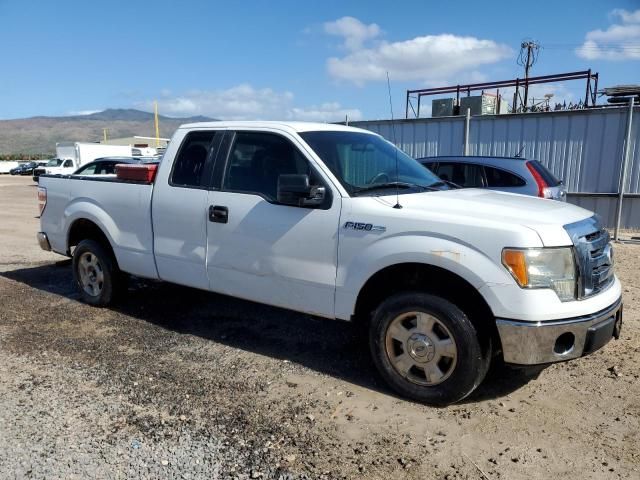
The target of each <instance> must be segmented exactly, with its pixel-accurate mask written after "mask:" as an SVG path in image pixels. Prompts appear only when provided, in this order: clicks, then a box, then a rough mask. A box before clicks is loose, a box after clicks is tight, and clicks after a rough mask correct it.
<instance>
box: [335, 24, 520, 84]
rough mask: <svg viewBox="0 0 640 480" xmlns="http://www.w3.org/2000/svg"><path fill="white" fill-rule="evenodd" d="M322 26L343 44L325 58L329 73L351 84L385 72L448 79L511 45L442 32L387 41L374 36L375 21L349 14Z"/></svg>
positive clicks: (504, 55) (502, 56)
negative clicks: (338, 53)
mask: <svg viewBox="0 0 640 480" xmlns="http://www.w3.org/2000/svg"><path fill="white" fill-rule="evenodd" d="M324 27H325V33H328V34H330V35H337V36H341V37H343V39H344V48H346V49H347V50H348V53H347V54H346V55H345V56H343V57H332V58H329V59H328V60H327V70H328V71H329V74H330V75H331V76H332V77H334V78H336V79H340V80H349V81H351V82H353V83H355V84H356V85H363V84H364V83H365V82H368V81H378V80H385V79H386V74H387V72H389V75H390V77H391V78H392V79H394V80H422V81H423V82H424V83H435V82H442V81H445V82H448V81H451V80H452V77H454V76H460V75H469V73H470V71H473V70H474V69H476V68H477V67H479V66H481V65H487V64H492V63H496V62H498V61H500V60H503V59H505V58H507V57H509V56H511V55H512V50H511V48H509V47H508V46H506V45H502V44H499V43H496V42H494V41H493V40H483V39H478V38H475V37H461V36H457V35H452V34H446V33H445V34H440V35H426V36H420V37H415V38H412V39H409V40H404V41H400V42H387V41H384V40H379V39H378V38H379V36H380V35H381V30H380V27H379V26H378V25H376V24H375V23H372V24H370V25H366V24H364V23H362V22H361V21H360V20H358V19H356V18H353V17H343V18H340V19H338V20H336V21H334V22H329V23H325V25H324Z"/></svg>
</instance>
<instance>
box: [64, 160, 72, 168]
mask: <svg viewBox="0 0 640 480" xmlns="http://www.w3.org/2000/svg"><path fill="white" fill-rule="evenodd" d="M63 167H73V160H65V161H64V165H63Z"/></svg>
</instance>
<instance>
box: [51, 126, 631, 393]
mask: <svg viewBox="0 0 640 480" xmlns="http://www.w3.org/2000/svg"><path fill="white" fill-rule="evenodd" d="M155 168H156V167H154V166H148V165H139V166H138V165H136V166H125V167H123V168H122V169H121V168H120V167H118V176H117V178H114V179H104V178H96V179H93V178H87V177H84V178H73V177H54V176H47V175H44V176H42V177H41V179H40V188H39V190H38V195H39V200H40V208H41V220H40V222H41V232H39V233H38V241H39V243H40V245H41V247H42V248H44V249H45V250H53V251H55V252H58V253H60V254H62V255H67V256H72V257H73V273H74V279H75V282H76V283H77V285H78V288H79V290H80V292H81V295H82V298H83V300H84V301H86V302H88V303H90V304H92V305H96V306H105V305H108V304H109V303H111V302H112V300H114V299H115V298H116V296H117V294H118V293H119V292H120V291H121V290H122V287H123V285H124V283H125V280H126V278H125V274H132V275H136V276H139V277H146V278H151V279H159V280H165V281H168V282H175V283H177V284H181V285H188V286H191V287H195V288H200V289H204V290H210V291H215V292H219V293H222V294H227V295H231V296H234V297H241V298H245V299H249V300H253V301H257V302H262V303H265V304H270V305H276V306H279V307H284V308H288V309H292V310H297V311H300V312H305V313H308V314H313V315H317V316H320V317H326V318H329V319H340V320H347V321H349V320H351V321H354V322H358V323H357V325H358V326H359V327H358V328H362V334H363V339H364V338H365V337H368V342H369V345H370V349H371V354H372V358H373V362H374V363H375V365H376V367H377V368H378V370H379V372H380V374H381V375H382V377H384V379H385V380H386V381H387V382H388V383H389V385H390V386H391V387H392V388H394V389H395V390H396V391H398V392H400V393H401V394H402V395H405V396H407V397H410V398H413V399H417V400H419V401H422V402H425V403H428V404H434V405H443V404H448V403H452V402H455V401H458V400H460V399H462V398H464V397H465V396H467V395H468V394H469V393H471V392H472V391H473V390H474V389H475V388H476V387H477V386H478V385H479V384H480V382H481V381H482V380H483V378H484V376H485V374H486V372H487V369H488V367H489V364H490V360H491V359H492V358H493V357H494V356H501V357H502V358H503V359H504V361H505V362H506V363H508V364H514V365H539V364H546V363H551V362H558V361H563V360H569V359H574V358H577V357H581V356H583V355H586V354H588V353H591V352H593V351H595V350H597V349H599V348H600V347H602V346H604V345H605V344H606V343H607V342H608V341H609V340H610V339H611V338H613V337H616V338H617V337H618V335H619V333H620V328H621V325H622V298H621V287H620V282H619V281H618V279H617V278H616V276H615V275H614V273H613V256H612V254H613V251H612V248H611V245H610V243H609V235H608V233H607V231H606V230H605V229H603V227H602V226H601V224H600V223H599V221H598V219H597V218H596V217H595V216H594V215H593V213H591V212H589V211H587V210H583V209H581V208H578V207H576V206H573V205H571V204H566V203H561V202H556V201H553V200H545V199H539V198H533V197H525V196H521V195H515V194H509V193H497V192H490V191H486V190H477V189H452V188H449V187H448V186H447V184H446V183H444V182H442V181H441V180H440V179H439V178H438V177H436V176H435V175H434V174H433V173H431V172H430V171H429V170H427V169H426V168H424V167H422V166H421V165H420V164H418V163H417V162H416V161H414V160H413V159H412V158H410V157H408V156H407V155H406V154H404V153H403V152H402V151H400V150H399V149H397V148H396V147H395V146H393V145H392V144H391V143H390V142H388V141H386V140H384V139H383V138H382V137H380V136H378V135H376V134H373V133H371V132H368V131H366V130H360V129H356V128H350V127H343V126H339V125H327V124H313V123H288V122H287V123H279V122H215V123H199V124H191V125H184V126H182V127H181V128H179V129H178V130H177V131H176V133H175V135H174V136H173V139H172V140H171V143H170V144H169V147H168V149H167V151H166V153H165V155H164V158H163V160H162V162H161V163H160V165H159V167H157V172H156V171H155V170H154V169H155ZM136 179H137V180H136Z"/></svg>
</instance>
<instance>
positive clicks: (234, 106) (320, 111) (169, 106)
mask: <svg viewBox="0 0 640 480" xmlns="http://www.w3.org/2000/svg"><path fill="white" fill-rule="evenodd" d="M135 106H136V107H137V108H141V109H144V110H152V109H153V101H152V100H146V101H142V102H138V103H136V104H135ZM158 110H159V112H160V113H162V114H163V115H168V116H176V117H184V116H195V115H205V116H208V117H212V118H219V119H223V120H306V121H320V122H330V121H339V120H344V118H345V115H348V116H349V118H350V119H352V120H359V119H361V118H362V113H361V112H360V110H358V109H354V108H344V107H342V105H340V104H339V103H337V102H329V103H323V104H321V105H315V106H314V105H312V106H307V107H303V106H298V105H295V103H294V95H293V93H291V92H287V91H284V92H276V91H274V90H272V89H271V88H261V89H258V88H254V87H253V86H251V85H249V84H241V85H237V86H235V87H232V88H229V89H226V90H192V91H189V92H187V93H185V94H182V95H172V94H171V92H168V91H165V92H163V96H161V98H160V99H159V100H158Z"/></svg>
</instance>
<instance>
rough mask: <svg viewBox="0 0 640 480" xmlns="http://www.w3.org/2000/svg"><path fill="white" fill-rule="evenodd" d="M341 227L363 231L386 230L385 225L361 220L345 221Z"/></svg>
mask: <svg viewBox="0 0 640 480" xmlns="http://www.w3.org/2000/svg"><path fill="white" fill-rule="evenodd" d="M343 227H344V228H347V229H349V230H364V231H365V232H385V231H386V230H387V227H383V226H381V225H373V224H372V223H361V222H345V224H344V226H343Z"/></svg>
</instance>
